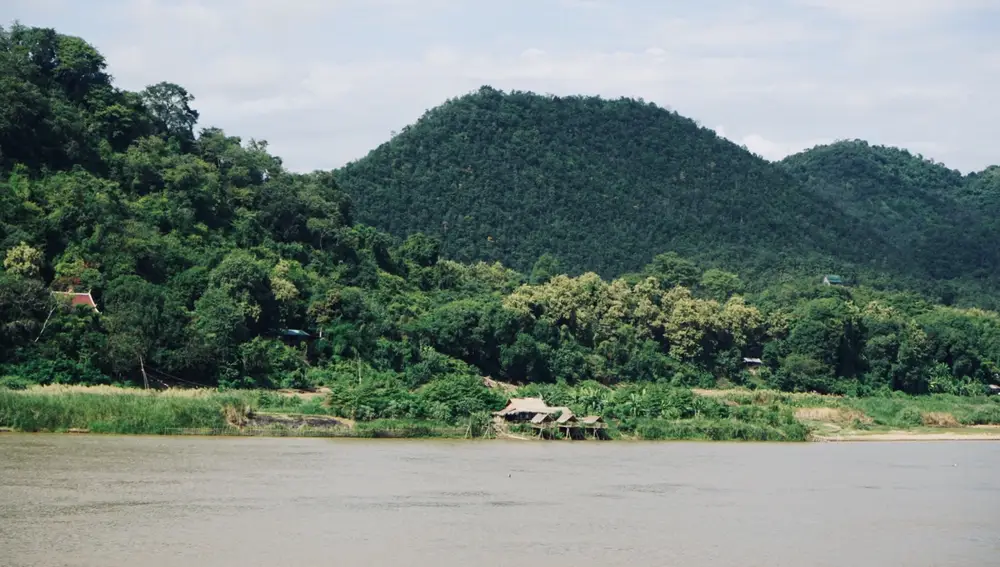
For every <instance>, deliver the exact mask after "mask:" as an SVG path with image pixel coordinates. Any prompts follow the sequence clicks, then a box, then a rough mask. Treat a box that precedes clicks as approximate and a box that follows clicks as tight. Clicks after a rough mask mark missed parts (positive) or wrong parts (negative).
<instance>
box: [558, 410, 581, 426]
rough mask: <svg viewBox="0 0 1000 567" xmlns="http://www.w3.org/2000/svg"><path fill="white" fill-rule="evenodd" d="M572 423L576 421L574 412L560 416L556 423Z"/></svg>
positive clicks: (565, 412) (566, 412) (567, 412)
mask: <svg viewBox="0 0 1000 567" xmlns="http://www.w3.org/2000/svg"><path fill="white" fill-rule="evenodd" d="M571 421H576V416H575V415H573V412H571V411H564V412H563V413H562V415H560V416H559V419H557V420H556V423H559V424H563V423H569V422H571Z"/></svg>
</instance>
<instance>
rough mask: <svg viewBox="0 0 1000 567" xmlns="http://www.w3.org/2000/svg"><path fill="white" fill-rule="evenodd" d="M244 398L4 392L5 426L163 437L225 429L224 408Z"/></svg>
mask: <svg viewBox="0 0 1000 567" xmlns="http://www.w3.org/2000/svg"><path fill="white" fill-rule="evenodd" d="M237 402H238V400H237V399H235V398H233V397H230V396H224V395H216V396H212V397H179V396H153V395H146V394H131V393H128V394H118V395H103V394H90V393H88V394H80V393H72V394H62V395H51V394H38V393H24V392H11V391H3V390H0V427H10V428H13V429H16V430H18V431H28V432H36V431H66V430H70V429H84V430H89V431H92V432H94V433H122V434H126V433H127V434H162V433H164V432H166V431H167V430H169V429H177V428H195V427H202V428H204V427H209V428H217V427H223V426H225V424H226V423H225V419H224V418H223V415H222V409H223V407H225V405H226V404H234V403H237Z"/></svg>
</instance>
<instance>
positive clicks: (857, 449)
mask: <svg viewBox="0 0 1000 567" xmlns="http://www.w3.org/2000/svg"><path fill="white" fill-rule="evenodd" d="M998 482H1000V444H997V443H990V442H973V441H969V442H951V443H948V442H944V443H842V444H840V443H825V444H824V443H816V444H787V445H786V444H728V443H714V444H713V443H628V442H608V443H599V442H579V443H572V442H551V443H544V442H503V441H484V442H436V441H392V440H384V441H383V440H378V441H361V440H326V439H262V438H190V437H102V436H72V435H17V434H0V564H2V565H4V566H5V567H43V566H44V567H57V566H58V567H62V566H66V567H69V566H73V567H77V566H79V567H84V566H86V567H91V566H92V567H119V566H120V567H228V566H233V567H236V566H239V567H254V566H269V567H279V566H286V565H309V566H319V565H331V566H332V565H366V566H367V565H372V566H379V565H393V566H394V567H398V566H434V567H457V566H466V565H476V566H482V567H486V566H494V565H496V566H501V565H502V566H508V565H509V566H518V567H522V566H525V565H531V564H534V565H538V564H553V563H556V562H558V564H564V565H565V564H578V565H586V566H595V567H599V566H619V565H621V566H624V565H628V566H656V567H660V566H674V565H676V566H685V567H703V566H704V567H707V566H712V567H728V566H740V567H751V566H762V567H763V566H767V567H782V566H795V567H808V566H816V567H820V566H838V567H840V566H851V567H861V566H868V565H871V566H880V567H882V566H893V565H900V566H907V567H924V566H928V567H930V566H948V567H962V566H970V567H973V566H974V567H987V566H990V565H1000V490H998Z"/></svg>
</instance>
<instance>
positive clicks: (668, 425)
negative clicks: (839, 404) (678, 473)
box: [635, 418, 809, 441]
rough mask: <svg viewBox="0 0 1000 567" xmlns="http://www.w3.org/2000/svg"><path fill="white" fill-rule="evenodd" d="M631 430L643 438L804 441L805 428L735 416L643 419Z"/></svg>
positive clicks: (794, 424)
mask: <svg viewBox="0 0 1000 567" xmlns="http://www.w3.org/2000/svg"><path fill="white" fill-rule="evenodd" d="M635 434H636V436H637V437H639V438H640V439H644V440H668V439H669V440H705V441H806V440H807V439H808V438H809V429H808V428H807V427H806V426H805V425H802V424H801V423H797V422H796V423H787V424H782V425H768V424H766V423H759V422H751V421H740V420H736V419H703V418H695V419H685V420H675V421H669V420H665V419H650V420H643V421H640V422H639V423H637V424H636V427H635Z"/></svg>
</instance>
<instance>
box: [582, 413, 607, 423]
mask: <svg viewBox="0 0 1000 567" xmlns="http://www.w3.org/2000/svg"><path fill="white" fill-rule="evenodd" d="M580 421H582V422H583V423H585V424H587V425H594V424H596V423H601V422H603V421H604V419H603V418H602V417H601V416H599V415H588V416H586V417H583V418H581V419H580Z"/></svg>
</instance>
